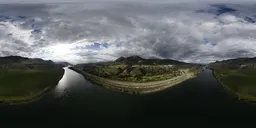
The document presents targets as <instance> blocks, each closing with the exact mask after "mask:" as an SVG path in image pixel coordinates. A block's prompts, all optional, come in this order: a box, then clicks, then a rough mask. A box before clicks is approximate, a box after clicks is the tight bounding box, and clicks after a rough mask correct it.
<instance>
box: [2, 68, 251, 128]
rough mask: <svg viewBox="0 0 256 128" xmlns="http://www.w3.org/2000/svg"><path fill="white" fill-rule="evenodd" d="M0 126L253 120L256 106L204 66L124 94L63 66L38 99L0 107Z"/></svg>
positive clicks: (245, 121) (243, 121)
mask: <svg viewBox="0 0 256 128" xmlns="http://www.w3.org/2000/svg"><path fill="white" fill-rule="evenodd" d="M0 116H1V118H0V119H1V124H2V125H13V126H20V124H32V123H35V124H55V125H58V126H65V125H66V124H73V125H74V124H80V123H82V124H87V123H92V122H94V121H98V124H100V123H99V121H108V122H110V123H111V122H112V123H113V124H117V122H123V123H126V124H129V123H132V122H133V123H134V122H137V123H145V124H150V123H153V122H157V121H158V123H162V122H166V121H167V122H169V123H177V122H179V121H186V122H193V123H254V122H251V121H253V118H254V119H255V117H256V105H255V104H252V103H248V102H244V101H239V100H237V99H236V98H234V97H233V96H231V95H229V94H228V93H227V92H226V91H225V90H224V89H223V88H222V87H221V85H220V84H219V83H218V82H217V81H216V79H215V78H214V77H213V76H212V72H211V70H208V69H206V70H205V71H203V72H202V73H200V74H199V76H198V77H197V78H194V79H191V80H188V81H185V82H183V83H181V84H179V85H176V86H173V87H170V88H168V89H166V90H163V91H160V92H156V93H152V94H147V95H129V94H124V93H119V92H114V91H111V90H108V89H106V88H103V87H99V86H97V85H92V84H91V83H90V82H89V81H87V80H85V79H84V78H83V76H82V75H80V74H78V73H76V72H74V71H72V70H70V69H68V68H65V74H64V76H63V78H62V79H61V80H60V82H59V84H58V85H57V86H56V88H55V89H53V90H52V91H50V92H49V93H47V94H45V96H43V97H42V98H40V99H39V100H37V101H33V102H30V103H26V104H19V105H0Z"/></svg>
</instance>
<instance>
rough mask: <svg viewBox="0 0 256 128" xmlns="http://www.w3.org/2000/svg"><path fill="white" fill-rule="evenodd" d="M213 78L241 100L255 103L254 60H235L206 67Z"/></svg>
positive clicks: (255, 77)
mask: <svg viewBox="0 0 256 128" xmlns="http://www.w3.org/2000/svg"><path fill="white" fill-rule="evenodd" d="M208 68H210V69H212V70H213V75H214V77H215V78H216V79H217V80H218V82H219V83H220V84H221V85H222V86H223V87H224V88H225V89H226V90H227V91H228V92H230V93H231V94H234V96H235V97H237V98H238V99H241V100H246V101H256V58H237V59H229V60H224V61H217V62H214V63H211V64H209V65H208Z"/></svg>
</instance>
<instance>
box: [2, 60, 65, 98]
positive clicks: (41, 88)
mask: <svg viewBox="0 0 256 128" xmlns="http://www.w3.org/2000/svg"><path fill="white" fill-rule="evenodd" d="M62 67H63V66H62V65H59V64H56V63H54V62H53V61H51V60H48V61H45V60H42V59H38V58H34V59H31V58H25V57H20V56H7V57H0V102H2V103H21V102H28V101H32V100H35V99H37V98H39V97H40V96H42V95H43V94H44V93H46V92H47V91H49V90H50V89H51V88H53V87H55V86H56V85H57V84H58V82H59V80H60V79H61V78H62V76H63V74H64V69H63V68H62Z"/></svg>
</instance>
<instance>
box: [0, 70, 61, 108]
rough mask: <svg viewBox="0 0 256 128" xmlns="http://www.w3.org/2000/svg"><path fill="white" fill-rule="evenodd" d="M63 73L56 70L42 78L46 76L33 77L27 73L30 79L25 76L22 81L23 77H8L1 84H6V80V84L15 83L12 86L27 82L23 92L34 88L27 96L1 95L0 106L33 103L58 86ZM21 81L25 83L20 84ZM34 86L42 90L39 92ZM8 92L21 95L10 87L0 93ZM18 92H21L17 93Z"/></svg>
mask: <svg viewBox="0 0 256 128" xmlns="http://www.w3.org/2000/svg"><path fill="white" fill-rule="evenodd" d="M64 72H65V71H64V69H60V70H56V71H54V73H53V72H49V73H48V74H47V73H45V74H44V76H45V75H48V76H45V77H42V75H43V74H40V75H35V74H30V73H28V74H30V77H28V76H26V75H25V76H24V77H26V80H22V78H23V77H19V76H16V75H17V74H15V75H14V76H15V77H13V76H8V79H6V80H5V81H3V83H2V84H6V83H7V82H8V81H7V80H10V81H9V82H8V84H9V83H11V81H12V82H13V81H15V83H11V84H13V85H14V84H15V86H24V85H25V83H26V82H28V81H29V82H28V83H29V84H26V87H24V91H25V90H26V89H28V88H31V86H35V87H34V89H33V92H31V93H29V94H27V95H20V94H19V95H17V96H15V94H9V95H6V96H5V95H4V94H1V95H2V96H0V103H1V104H21V103H27V102H32V101H35V100H37V99H39V98H40V97H42V96H43V95H44V94H45V93H47V92H48V91H50V90H51V89H52V88H54V87H55V86H56V85H57V84H58V82H59V81H60V80H61V78H62V77H63V75H64ZM19 75H20V74H19ZM39 77H41V78H39ZM15 78H17V79H15ZM46 78H51V79H46ZM2 79H3V78H2ZM21 81H23V82H24V81H26V82H25V83H22V82H21ZM35 81H36V82H35ZM1 82H2V81H1ZM33 83H36V84H33ZM37 84H40V85H37ZM6 85H7V84H6ZM47 85H48V86H47ZM36 86H40V88H42V87H43V88H42V89H40V90H39V87H38V88H36ZM21 88H22V87H21ZM35 88H36V89H35ZM9 90H11V91H13V92H12V93H16V92H17V93H21V92H22V91H21V89H19V90H17V89H12V87H10V88H8V90H2V91H1V92H8V91H9ZM35 90H37V91H35ZM18 91H21V92H18ZM26 91H27V92H29V91H28V90H26Z"/></svg>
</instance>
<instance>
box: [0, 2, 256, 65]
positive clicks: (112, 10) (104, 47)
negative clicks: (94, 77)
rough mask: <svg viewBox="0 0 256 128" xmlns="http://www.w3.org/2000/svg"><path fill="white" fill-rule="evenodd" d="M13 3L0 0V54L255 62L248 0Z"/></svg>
mask: <svg viewBox="0 0 256 128" xmlns="http://www.w3.org/2000/svg"><path fill="white" fill-rule="evenodd" d="M14 1H16V2H14ZM17 1H18V0H10V1H9V2H10V3H11V4H3V3H4V2H5V1H3V0H0V3H2V4H0V37H1V38H0V56H10V55H18V56H24V57H30V58H43V59H46V60H49V59H51V60H53V61H67V62H70V63H73V64H77V63H89V62H99V61H112V60H115V59H117V58H118V57H120V56H131V55H138V56H141V57H144V58H161V59H164V58H165V59H174V60H179V61H184V62H193V63H210V62H215V61H217V60H225V59H231V58H238V57H256V13H255V11H256V8H255V5H256V2H255V3H253V2H251V3H247V2H249V1H247V2H243V3H241V2H240V3H238V2H237V3H236V2H234V1H232V0H226V1H225V2H224V1H217V3H216V4H214V3H212V1H211V0H210V1H208V2H202V3H198V2H195V1H196V0H181V1H184V2H181V3H180V2H178V3H174V1H171V2H169V1H168V2H166V1H165V2H144V1H146V0H139V2H123V1H122V0H116V1H118V2H106V1H108V0H105V2H101V1H96V2H86V1H82V2H84V3H77V2H79V0H77V1H75V2H74V3H72V4H70V3H69V4H67V3H61V2H63V0H60V1H59V0H53V2H54V3H49V2H47V1H42V2H40V1H39V3H34V2H33V3H32V2H31V1H32V0H19V1H22V2H24V1H25V2H26V3H25V4H24V3H23V4H17ZM185 1H189V2H190V4H187V3H185ZM215 2H216V1H215ZM31 3H32V4H31ZM224 3H225V4H224Z"/></svg>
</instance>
